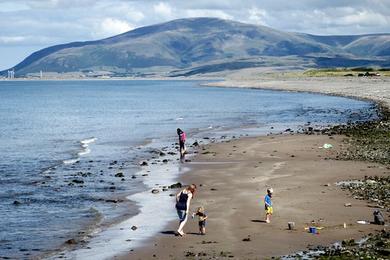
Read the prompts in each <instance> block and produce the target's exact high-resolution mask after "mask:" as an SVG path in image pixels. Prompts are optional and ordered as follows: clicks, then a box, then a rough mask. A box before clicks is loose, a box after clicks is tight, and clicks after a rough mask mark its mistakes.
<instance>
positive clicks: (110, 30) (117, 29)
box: [94, 18, 134, 37]
mask: <svg viewBox="0 0 390 260" xmlns="http://www.w3.org/2000/svg"><path fill="white" fill-rule="evenodd" d="M132 29H134V26H133V25H131V24H129V23H128V22H126V21H123V20H119V19H115V18H105V19H104V20H103V21H101V23H100V24H99V26H98V28H97V29H96V31H95V33H94V34H95V35H96V36H97V37H108V36H114V35H117V34H120V33H124V32H127V31H130V30H132Z"/></svg>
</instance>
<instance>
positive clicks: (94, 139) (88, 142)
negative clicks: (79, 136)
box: [80, 137, 97, 145]
mask: <svg viewBox="0 0 390 260" xmlns="http://www.w3.org/2000/svg"><path fill="white" fill-rule="evenodd" d="M96 140H97V138H95V137H92V138H88V139H84V140H81V141H80V143H81V144H82V145H83V144H90V143H94V142H96Z"/></svg>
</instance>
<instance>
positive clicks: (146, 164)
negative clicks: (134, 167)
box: [140, 161, 148, 166]
mask: <svg viewBox="0 0 390 260" xmlns="http://www.w3.org/2000/svg"><path fill="white" fill-rule="evenodd" d="M140 165H141V166H148V162H146V161H143V162H141V163H140Z"/></svg>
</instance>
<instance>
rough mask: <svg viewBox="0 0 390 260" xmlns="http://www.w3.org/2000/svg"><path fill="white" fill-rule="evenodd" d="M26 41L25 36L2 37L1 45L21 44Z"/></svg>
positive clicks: (0, 39) (0, 38)
mask: <svg viewBox="0 0 390 260" xmlns="http://www.w3.org/2000/svg"><path fill="white" fill-rule="evenodd" d="M25 39H26V37H24V36H0V44H1V43H3V44H10V43H20V42H23V41H24V40H25Z"/></svg>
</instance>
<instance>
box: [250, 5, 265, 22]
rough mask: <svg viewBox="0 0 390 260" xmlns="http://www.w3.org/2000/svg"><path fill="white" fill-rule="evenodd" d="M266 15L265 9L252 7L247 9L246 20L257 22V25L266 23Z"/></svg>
mask: <svg viewBox="0 0 390 260" xmlns="http://www.w3.org/2000/svg"><path fill="white" fill-rule="evenodd" d="M267 16H268V14H267V11H266V10H264V9H259V8H256V7H253V8H251V9H249V18H248V22H251V23H254V24H259V25H267V23H266V19H267Z"/></svg>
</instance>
